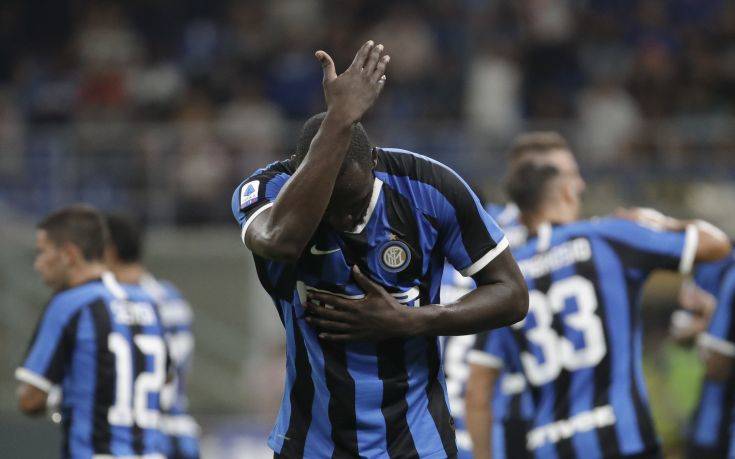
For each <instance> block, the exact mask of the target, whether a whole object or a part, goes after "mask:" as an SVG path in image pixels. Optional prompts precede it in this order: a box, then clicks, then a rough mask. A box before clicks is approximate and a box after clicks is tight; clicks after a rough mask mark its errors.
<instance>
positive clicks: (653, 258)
mask: <svg viewBox="0 0 735 459" xmlns="http://www.w3.org/2000/svg"><path fill="white" fill-rule="evenodd" d="M605 242H607V243H608V244H610V247H612V248H613V250H614V251H615V254H616V255H617V256H618V258H620V262H621V263H622V264H623V266H625V267H634V266H635V267H639V268H641V269H643V270H645V271H652V270H654V269H668V270H672V271H676V270H677V269H678V267H679V263H680V262H681V259H680V258H679V257H672V256H666V255H662V254H659V253H654V252H645V251H643V250H642V249H638V248H635V247H631V246H629V245H626V244H625V243H623V242H621V241H617V240H614V239H607V238H606V239H605ZM633 304H635V303H633Z"/></svg>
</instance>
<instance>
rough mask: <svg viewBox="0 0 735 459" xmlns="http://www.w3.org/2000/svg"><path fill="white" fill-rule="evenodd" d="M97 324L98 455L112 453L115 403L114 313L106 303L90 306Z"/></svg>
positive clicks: (94, 417) (94, 413)
mask: <svg viewBox="0 0 735 459" xmlns="http://www.w3.org/2000/svg"><path fill="white" fill-rule="evenodd" d="M89 309H90V312H91V313H92V320H93V321H94V331H95V337H96V341H97V364H96V371H97V374H96V375H95V386H94V408H93V409H92V449H93V450H94V452H95V454H110V453H111V451H110V440H111V438H112V434H111V432H110V424H109V423H108V422H107V412H108V411H109V409H110V407H111V406H112V405H113V404H114V403H115V385H116V378H115V356H114V355H113V354H112V352H110V349H109V347H108V344H107V342H108V337H109V336H110V332H111V330H112V324H111V318H110V314H109V313H108V311H107V306H106V305H105V302H104V300H102V299H100V300H97V301H95V302H94V303H92V304H91V305H90V306H89Z"/></svg>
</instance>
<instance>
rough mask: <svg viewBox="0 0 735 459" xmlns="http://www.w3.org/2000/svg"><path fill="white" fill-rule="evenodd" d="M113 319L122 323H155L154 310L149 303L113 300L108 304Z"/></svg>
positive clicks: (144, 324) (147, 324)
mask: <svg viewBox="0 0 735 459" xmlns="http://www.w3.org/2000/svg"><path fill="white" fill-rule="evenodd" d="M110 310H111V311H112V315H113V316H114V321H115V322H116V323H119V324H122V325H142V326H149V325H155V324H156V312H155V310H154V309H153V305H151V304H150V303H143V302H134V301H125V300H115V301H113V302H112V303H111V304H110Z"/></svg>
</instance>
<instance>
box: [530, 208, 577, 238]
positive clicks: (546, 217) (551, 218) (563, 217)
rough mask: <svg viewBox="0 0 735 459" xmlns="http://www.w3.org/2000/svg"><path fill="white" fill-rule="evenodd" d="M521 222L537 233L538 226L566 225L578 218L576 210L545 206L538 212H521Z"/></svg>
mask: <svg viewBox="0 0 735 459" xmlns="http://www.w3.org/2000/svg"><path fill="white" fill-rule="evenodd" d="M520 219H521V223H523V225H524V226H525V227H526V228H528V230H529V231H530V232H531V233H536V231H537V230H538V228H539V227H540V226H541V225H544V224H549V223H551V224H556V225H564V224H567V223H572V222H573V221H575V220H576V217H575V215H574V212H571V211H567V209H565V208H563V207H545V208H543V209H541V210H540V211H538V212H524V213H522V214H521V217H520Z"/></svg>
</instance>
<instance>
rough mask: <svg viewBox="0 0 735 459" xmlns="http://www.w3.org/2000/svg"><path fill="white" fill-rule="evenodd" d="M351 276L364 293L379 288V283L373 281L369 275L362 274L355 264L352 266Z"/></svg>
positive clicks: (372, 291)
mask: <svg viewBox="0 0 735 459" xmlns="http://www.w3.org/2000/svg"><path fill="white" fill-rule="evenodd" d="M352 277H354V278H355V282H357V285H359V286H360V288H361V289H362V291H363V292H365V293H378V292H379V291H380V290H381V287H380V285H378V284H376V283H375V282H373V281H372V280H371V279H370V278H369V277H367V276H366V275H364V274H363V273H362V271H360V268H359V267H358V266H357V265H354V266H353V267H352Z"/></svg>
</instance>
